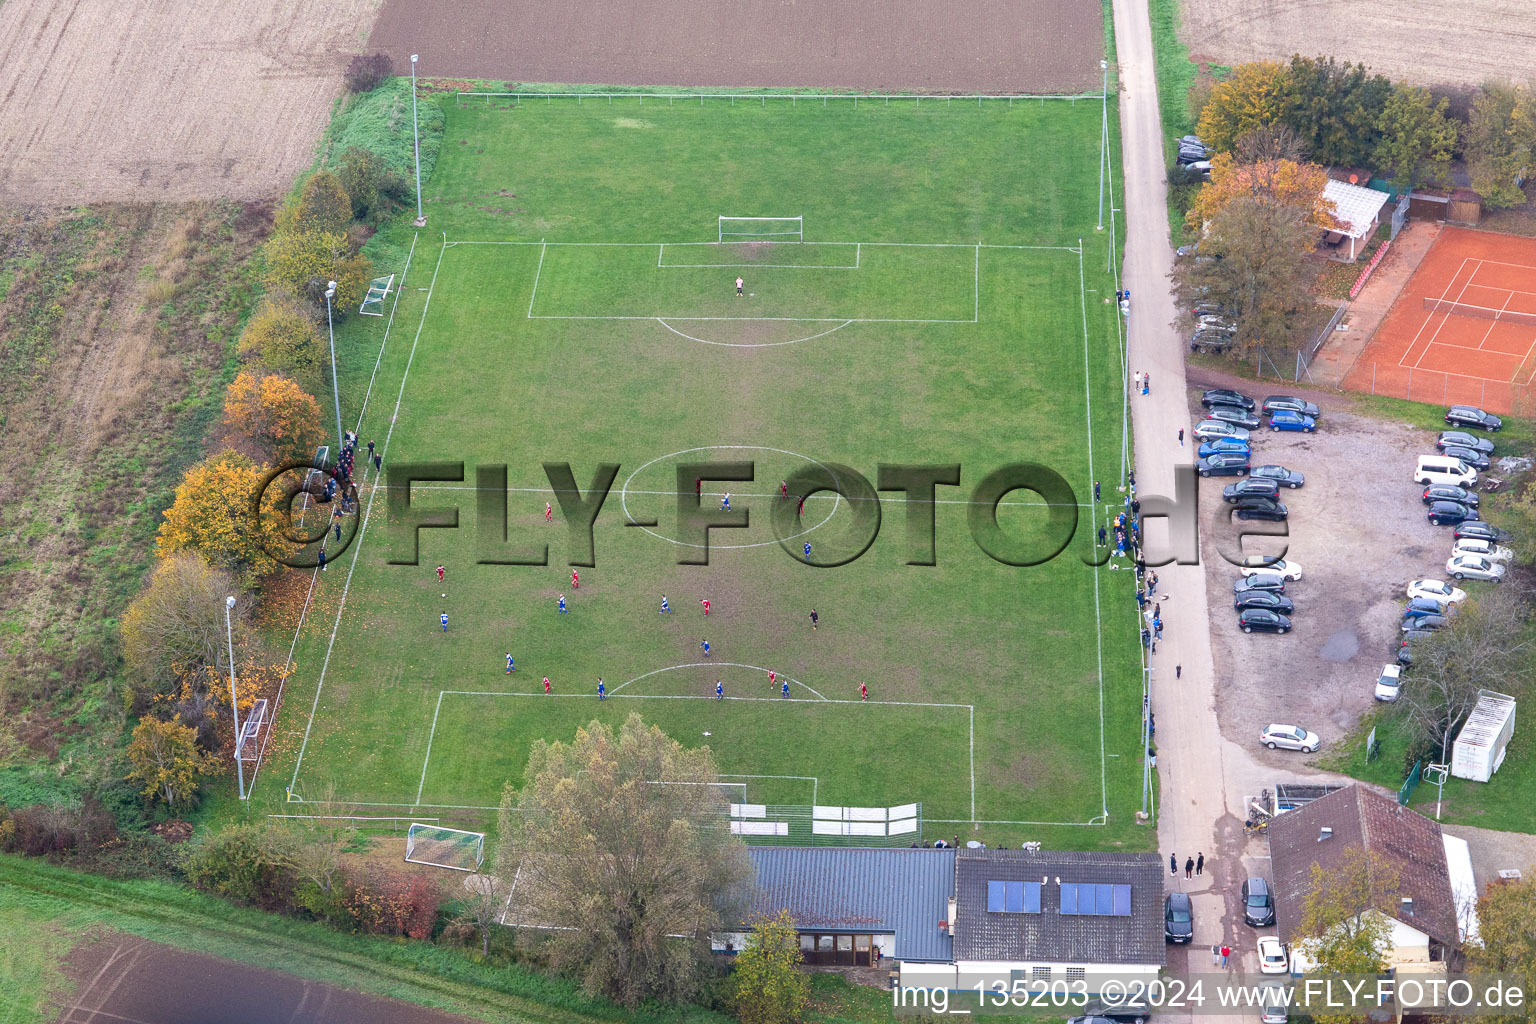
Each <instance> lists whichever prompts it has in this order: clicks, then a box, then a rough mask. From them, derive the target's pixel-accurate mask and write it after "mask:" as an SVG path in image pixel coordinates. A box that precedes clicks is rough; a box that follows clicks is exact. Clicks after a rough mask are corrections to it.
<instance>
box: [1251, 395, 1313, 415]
mask: <svg viewBox="0 0 1536 1024" xmlns="http://www.w3.org/2000/svg"><path fill="white" fill-rule="evenodd" d="M1263 409H1264V411H1265V412H1266V413H1271V412H1275V411H1276V410H1278V409H1284V410H1286V411H1287V412H1298V413H1301V415H1303V416H1311V417H1313V418H1316V417H1317V415H1318V409H1317V406H1315V405H1313V404H1312V403H1311V402H1307V401H1303V400H1302V399H1300V398H1294V397H1292V396H1291V395H1270V396H1269V397H1268V398H1266V399H1264V405H1263Z"/></svg>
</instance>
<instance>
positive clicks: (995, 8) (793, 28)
mask: <svg viewBox="0 0 1536 1024" xmlns="http://www.w3.org/2000/svg"><path fill="white" fill-rule="evenodd" d="M369 46H370V47H371V48H373V49H377V50H383V51H384V52H386V53H388V54H390V55H391V56H392V57H394V59H395V63H396V66H397V67H400V68H405V67H407V66H408V64H407V62H409V60H410V55H411V54H412V53H413V52H419V53H420V54H421V60H422V63H421V70H422V72H423V73H425V74H430V75H434V76H454V77H460V78H481V79H492V80H515V81H520V82H607V83H614V84H631V85H671V86H699V87H712V88H727V87H749V86H763V87H781V88H790V87H796V88H825V89H871V90H879V91H886V92H890V91H913V92H961V93H963V92H985V93H1000V92H1029V93H1052V92H1078V91H1083V90H1088V89H1097V88H1098V87H1099V84H1100V79H1099V59H1100V58H1101V57H1103V55H1104V28H1103V15H1102V13H1101V10H1100V6H1099V4H1097V3H1094V2H1092V0H1027V2H1022V3H1020V2H1013V0H979V2H977V3H967V4H959V3H950V4H942V3H941V4H932V3H922V2H919V0H899V2H897V3H894V4H882V5H880V6H879V8H878V9H874V8H871V7H870V6H869V5H867V4H864V3H858V2H856V0H823V2H819V3H798V4H795V3H789V4H786V3H782V2H779V0H742V2H734V3H725V2H722V0H597V2H596V3H593V4H588V5H586V6H584V7H582V8H581V9H580V11H579V13H578V12H574V11H573V10H572V9H571V8H569V7H566V6H563V5H560V4H541V3H534V2H530V0H516V2H513V3H495V2H492V0H466V2H464V3H461V4H456V5H455V6H454V8H453V12H452V14H451V15H445V14H444V13H443V9H442V8H441V6H440V5H437V4H433V3H430V2H427V0H390V2H389V3H387V4H386V5H385V7H384V11H383V13H382V14H381V15H380V17H379V21H378V24H377V26H376V27H375V28H374V32H373V37H372V38H371V39H370V40H369Z"/></svg>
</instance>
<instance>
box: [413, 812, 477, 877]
mask: <svg viewBox="0 0 1536 1024" xmlns="http://www.w3.org/2000/svg"><path fill="white" fill-rule="evenodd" d="M405 859H406V860H408V861H410V862H411V863H412V864H430V865H431V866H432V867H437V868H449V869H451V870H454V871H478V870H479V868H480V863H481V861H483V860H485V833H484V832H463V831H460V830H459V829H456V828H443V827H441V826H438V825H424V824H422V823H420V822H412V823H411V827H410V829H409V830H407V831H406V833H405Z"/></svg>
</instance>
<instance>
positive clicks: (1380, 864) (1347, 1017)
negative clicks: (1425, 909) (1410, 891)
mask: <svg viewBox="0 0 1536 1024" xmlns="http://www.w3.org/2000/svg"><path fill="white" fill-rule="evenodd" d="M1398 886H1399V880H1398V877H1397V872H1396V871H1395V870H1394V869H1393V868H1392V866H1391V865H1390V864H1388V863H1387V862H1386V861H1385V860H1384V859H1382V858H1381V857H1380V856H1378V855H1376V854H1374V853H1372V854H1367V853H1366V852H1365V851H1364V850H1363V849H1361V848H1360V847H1358V846H1352V847H1350V848H1349V849H1347V850H1345V851H1344V854H1343V856H1342V857H1341V858H1340V861H1339V863H1338V864H1336V865H1334V866H1333V867H1332V868H1330V869H1329V870H1327V871H1324V870H1323V868H1322V866H1321V865H1319V864H1316V863H1314V864H1313V865H1312V874H1311V878H1310V879H1309V882H1308V885H1307V891H1306V895H1305V896H1304V897H1303V899H1302V909H1301V923H1300V925H1299V927H1298V928H1297V932H1298V934H1300V935H1302V936H1304V938H1303V939H1302V940H1301V947H1302V950H1303V951H1304V952H1305V954H1306V955H1307V957H1308V958H1309V959H1311V960H1312V961H1314V962H1315V963H1316V964H1317V965H1318V966H1317V969H1318V970H1319V971H1320V972H1321V973H1324V974H1380V973H1381V972H1382V971H1384V970H1385V969H1386V955H1387V953H1388V951H1389V950H1390V949H1391V946H1392V921H1391V919H1390V917H1388V912H1389V911H1390V910H1391V908H1392V904H1393V902H1394V900H1395V897H1396V896H1397V890H1398ZM1361 1016H1363V1014H1313V1017H1312V1019H1313V1020H1314V1021H1316V1022H1317V1024H1351V1022H1353V1021H1355V1020H1357V1019H1359V1018H1360V1017H1361Z"/></svg>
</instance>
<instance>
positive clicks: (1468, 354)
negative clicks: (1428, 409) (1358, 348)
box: [1344, 227, 1536, 413]
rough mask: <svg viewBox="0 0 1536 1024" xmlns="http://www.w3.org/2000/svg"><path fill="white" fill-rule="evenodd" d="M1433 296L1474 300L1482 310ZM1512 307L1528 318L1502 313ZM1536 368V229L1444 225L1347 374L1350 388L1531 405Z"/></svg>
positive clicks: (1492, 405) (1502, 406)
mask: <svg viewBox="0 0 1536 1024" xmlns="http://www.w3.org/2000/svg"><path fill="white" fill-rule="evenodd" d="M1436 304H1456V305H1465V306H1471V307H1476V308H1477V310H1479V311H1481V315H1480V316H1471V315H1466V314H1465V313H1461V312H1441V311H1438V310H1436V309H1433V308H1430V307H1431V306H1432V305H1436ZM1495 315H1506V316H1507V315H1514V316H1517V317H1521V318H1522V319H1529V320H1530V321H1531V322H1528V323H1514V322H1509V321H1501V320H1495V319H1493V317H1494V316H1495ZM1533 377H1536V238H1525V237H1521V236H1518V235H1495V234H1490V233H1488V232H1485V231H1470V230H1467V229H1466V228H1454V227H1447V228H1445V229H1444V230H1443V231H1441V233H1440V237H1439V238H1438V239H1436V240H1435V244H1434V245H1432V246H1431V247H1430V249H1429V251H1428V252H1427V253H1425V255H1424V259H1423V262H1421V263H1420V264H1419V267H1418V269H1417V270H1415V271H1414V274H1413V277H1411V278H1410V279H1409V280H1408V284H1407V285H1406V286H1404V288H1403V293H1402V294H1401V295H1400V296H1398V299H1397V301H1396V302H1395V303H1393V305H1392V308H1391V309H1390V310H1388V311H1387V316H1386V318H1385V319H1384V320H1383V321H1382V322H1381V326H1380V327H1378V328H1377V329H1376V334H1375V336H1373V337H1372V338H1371V340H1370V343H1369V344H1367V345H1366V347H1365V350H1364V351H1363V352H1361V353H1360V358H1359V359H1358V360H1356V362H1355V365H1354V366H1353V367H1352V368H1351V369H1350V371H1349V373H1348V374H1347V375H1346V376H1345V379H1344V386H1345V387H1346V388H1349V389H1350V390H1353V391H1369V392H1372V393H1375V394H1379V395H1392V396H1395V397H1398V398H1411V399H1414V400H1416V401H1422V402H1440V403H1445V404H1457V403H1462V404H1470V405H1477V406H1481V407H1482V408H1484V409H1488V410H1490V411H1492V412H1499V413H1516V412H1519V413H1526V412H1529V411H1530V409H1531V401H1532V388H1531V383H1532V378H1533Z"/></svg>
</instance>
